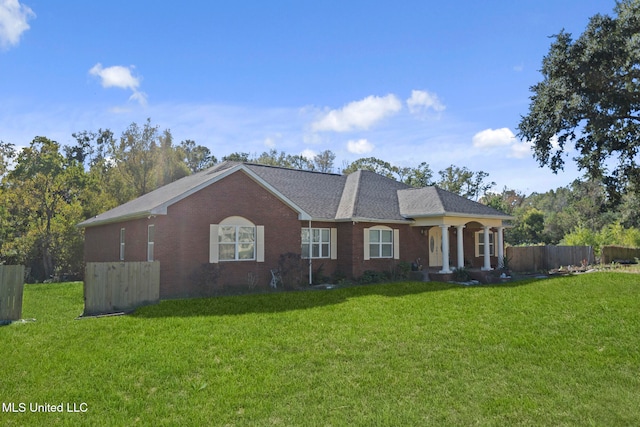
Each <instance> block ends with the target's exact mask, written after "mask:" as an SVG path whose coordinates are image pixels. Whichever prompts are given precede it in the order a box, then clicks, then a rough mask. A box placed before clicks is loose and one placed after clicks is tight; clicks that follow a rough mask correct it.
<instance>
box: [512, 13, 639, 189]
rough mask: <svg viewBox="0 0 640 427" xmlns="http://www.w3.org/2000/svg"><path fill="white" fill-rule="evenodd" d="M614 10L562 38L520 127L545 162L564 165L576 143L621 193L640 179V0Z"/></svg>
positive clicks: (582, 162)
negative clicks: (583, 28) (608, 14)
mask: <svg viewBox="0 0 640 427" xmlns="http://www.w3.org/2000/svg"><path fill="white" fill-rule="evenodd" d="M614 11H615V13H616V16H615V17H611V16H606V15H596V16H593V17H592V18H590V20H589V23H588V25H587V28H586V29H585V31H584V33H583V34H581V35H580V36H579V37H578V38H577V39H575V40H573V39H572V36H571V34H569V33H566V32H564V31H562V32H560V34H558V35H556V36H555V40H554V42H553V43H552V45H551V48H550V49H549V53H548V54H547V55H546V56H545V57H544V59H543V61H542V70H541V72H542V75H543V80H542V81H541V82H540V83H538V84H536V85H535V86H533V87H532V88H531V91H532V92H533V96H531V104H530V106H529V112H528V114H527V115H526V116H524V117H522V119H521V121H520V124H519V126H518V129H519V136H520V137H521V138H523V139H525V140H528V141H531V142H532V143H533V148H534V157H535V159H536V160H537V161H538V162H539V164H540V166H549V167H550V168H551V170H552V171H554V172H557V171H558V170H561V169H563V166H564V162H565V158H566V157H567V153H568V152H569V151H570V148H571V145H573V147H574V148H575V150H576V151H577V155H576V157H575V159H574V160H575V161H576V162H577V165H578V167H579V168H580V169H581V170H583V171H585V172H586V173H587V175H588V176H589V177H590V178H592V179H597V180H602V181H603V182H605V183H606V184H607V187H608V188H609V190H610V191H612V193H613V194H616V193H618V192H624V191H625V190H626V191H628V190H629V189H630V188H633V186H636V187H635V188H638V187H637V186H638V185H640V168H639V164H638V163H639V156H638V149H639V148H640V0H623V1H620V2H618V3H617V4H616V7H615V9H614ZM630 186H631V187H630ZM618 194H619V193H618Z"/></svg>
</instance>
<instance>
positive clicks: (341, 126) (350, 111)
mask: <svg viewBox="0 0 640 427" xmlns="http://www.w3.org/2000/svg"><path fill="white" fill-rule="evenodd" d="M401 109H402V103H401V102H400V100H399V99H398V98H397V97H396V96H395V95H393V94H389V95H387V96H383V97H380V96H373V95H371V96H368V97H366V98H365V99H363V100H361V101H354V102H351V103H349V104H347V105H345V106H344V107H342V108H341V109H339V110H331V111H329V112H328V113H326V114H325V115H324V116H323V117H322V118H321V119H319V120H317V121H315V122H314V123H313V124H312V125H311V128H312V130H313V131H334V132H347V131H350V130H354V129H369V128H370V127H371V126H372V125H374V124H375V123H376V122H378V121H380V120H382V119H384V118H385V117H387V116H390V115H392V114H395V113H397V112H398V111H400V110H401Z"/></svg>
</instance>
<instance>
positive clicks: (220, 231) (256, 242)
mask: <svg viewBox="0 0 640 427" xmlns="http://www.w3.org/2000/svg"><path fill="white" fill-rule="evenodd" d="M220 261H256V262H264V225H255V224H254V223H253V222H251V221H249V220H248V219H246V218H243V217H241V216H230V217H227V218H225V219H223V220H222V221H220V223H219V224H210V225H209V262H211V263H218V262H220Z"/></svg>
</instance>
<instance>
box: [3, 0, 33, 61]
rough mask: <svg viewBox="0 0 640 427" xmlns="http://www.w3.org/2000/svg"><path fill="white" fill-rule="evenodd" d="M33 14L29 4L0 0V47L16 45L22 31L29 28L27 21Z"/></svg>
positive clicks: (16, 0)
mask: <svg viewBox="0 0 640 427" xmlns="http://www.w3.org/2000/svg"><path fill="white" fill-rule="evenodd" d="M35 16H36V14H35V13H33V10H31V8H30V7H29V6H26V5H24V4H20V2H19V1H18V0H0V47H1V48H3V49H7V48H9V47H10V46H15V45H17V44H18V42H19V41H20V36H22V33H24V32H25V31H27V30H28V29H29V28H31V27H29V24H28V23H27V21H28V20H29V19H31V18H35Z"/></svg>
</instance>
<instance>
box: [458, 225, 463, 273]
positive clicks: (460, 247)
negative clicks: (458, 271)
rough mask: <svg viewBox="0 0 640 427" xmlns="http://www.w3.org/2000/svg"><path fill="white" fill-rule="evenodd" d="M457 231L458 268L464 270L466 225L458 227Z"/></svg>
mask: <svg viewBox="0 0 640 427" xmlns="http://www.w3.org/2000/svg"><path fill="white" fill-rule="evenodd" d="M456 230H457V231H456V233H457V241H458V268H462V267H464V238H463V234H464V231H463V230H464V225H458V226H457V227H456Z"/></svg>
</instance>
